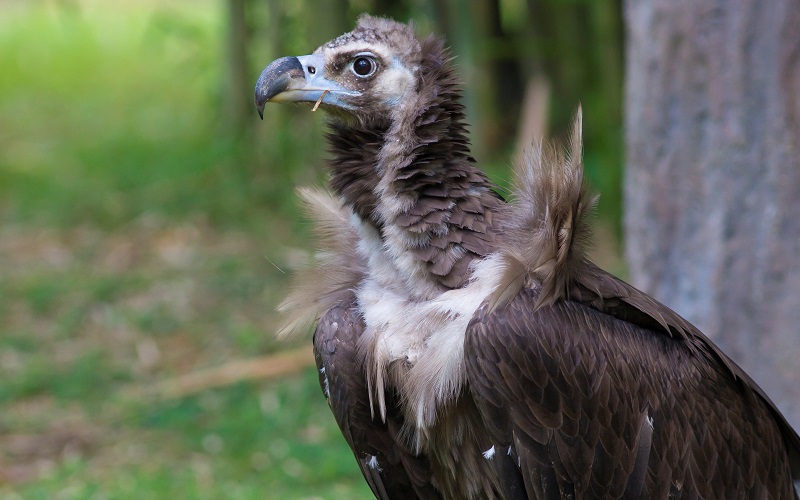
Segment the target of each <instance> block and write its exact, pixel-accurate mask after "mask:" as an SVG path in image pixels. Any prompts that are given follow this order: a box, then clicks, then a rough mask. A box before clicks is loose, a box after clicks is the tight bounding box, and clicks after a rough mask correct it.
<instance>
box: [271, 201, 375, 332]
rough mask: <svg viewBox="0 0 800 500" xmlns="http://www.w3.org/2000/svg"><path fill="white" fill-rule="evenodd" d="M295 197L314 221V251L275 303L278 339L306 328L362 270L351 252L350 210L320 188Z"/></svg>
mask: <svg viewBox="0 0 800 500" xmlns="http://www.w3.org/2000/svg"><path fill="white" fill-rule="evenodd" d="M298 196H299V197H300V199H301V200H302V201H303V205H304V208H305V210H306V212H307V214H308V216H309V218H310V219H311V220H312V221H313V223H314V233H315V234H316V236H317V239H318V248H317V250H318V252H317V253H316V254H315V255H314V256H313V257H312V262H311V263H310V264H309V265H308V266H306V267H305V268H303V269H301V270H300V271H299V272H297V273H295V276H294V278H293V280H292V284H291V288H290V292H289V295H287V296H286V298H285V299H284V300H283V302H281V303H280V305H278V311H280V312H282V313H283V314H284V315H285V318H286V320H285V322H284V324H283V325H282V326H281V327H280V328H279V330H278V337H279V338H286V337H289V336H291V335H293V334H297V333H299V332H302V331H304V330H307V329H308V328H310V327H311V325H313V324H314V323H315V322H316V321H317V320H318V319H319V318H320V317H321V316H322V314H324V313H325V311H327V310H328V309H330V308H331V307H333V306H334V305H335V304H336V303H337V302H338V301H339V300H341V299H343V298H345V297H347V295H348V294H351V293H353V290H354V289H355V287H356V285H357V284H358V282H359V281H361V279H362V278H363V276H364V273H365V272H366V263H365V262H364V260H363V259H362V258H361V257H360V255H359V254H358V253H357V252H356V251H355V249H356V247H357V246H358V235H357V234H356V232H355V230H354V229H353V227H352V225H351V224H350V218H351V217H352V211H350V210H349V209H346V208H344V207H343V206H342V204H341V203H340V202H339V201H338V200H337V199H336V198H334V197H333V196H332V195H331V194H330V193H328V192H327V191H324V190H322V189H312V188H307V187H306V188H300V189H298Z"/></svg>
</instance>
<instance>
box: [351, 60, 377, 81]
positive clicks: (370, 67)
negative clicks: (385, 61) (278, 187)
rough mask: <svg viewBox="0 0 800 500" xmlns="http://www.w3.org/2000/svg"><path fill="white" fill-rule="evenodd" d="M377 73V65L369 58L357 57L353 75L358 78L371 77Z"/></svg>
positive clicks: (354, 62)
mask: <svg viewBox="0 0 800 500" xmlns="http://www.w3.org/2000/svg"><path fill="white" fill-rule="evenodd" d="M374 71H375V63H374V62H373V61H372V59H370V58H369V57H357V58H356V59H355V61H353V73H355V74H356V75H358V76H369V75H371V74H372V73H373V72H374Z"/></svg>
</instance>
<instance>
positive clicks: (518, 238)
mask: <svg viewBox="0 0 800 500" xmlns="http://www.w3.org/2000/svg"><path fill="white" fill-rule="evenodd" d="M581 116H582V115H581V110H580V108H578V111H577V113H576V116H575V122H574V124H573V126H572V135H571V138H570V142H569V152H568V153H567V154H566V155H565V154H564V152H563V150H562V148H561V147H560V145H558V144H557V143H553V142H551V143H543V142H542V140H541V139H539V140H537V141H536V142H535V143H534V144H533V147H532V148H531V149H530V150H529V151H528V152H527V154H526V155H525V157H524V159H523V161H522V162H521V163H519V164H517V165H516V168H515V171H514V174H515V178H514V186H513V192H512V196H513V200H512V202H511V204H510V205H508V206H507V207H506V208H505V211H504V213H503V215H504V224H503V227H504V230H505V233H504V235H503V238H502V239H501V240H500V241H498V242H497V247H498V248H497V250H498V252H499V253H500V256H501V259H502V267H503V276H502V278H501V279H500V283H499V285H498V287H497V289H496V291H495V293H494V294H493V296H492V297H491V300H490V307H491V308H492V309H495V308H497V307H498V306H501V305H504V304H506V303H508V302H509V301H510V300H511V299H513V298H514V297H515V296H516V295H517V294H518V293H519V291H520V290H521V289H522V287H523V286H527V287H534V286H536V283H538V284H539V286H540V287H541V290H540V293H539V295H538V298H537V300H536V308H537V309H538V308H539V307H542V306H545V305H550V304H553V303H554V302H556V301H557V300H559V299H564V298H569V297H568V296H567V295H568V291H569V289H570V285H571V284H572V281H573V279H574V278H575V277H576V276H578V275H579V274H581V272H582V271H585V270H586V269H585V268H586V262H587V261H586V255H585V254H586V247H587V245H588V243H589V238H590V234H591V229H590V224H589V221H588V219H589V216H590V214H591V212H592V209H593V208H594V206H595V203H596V200H597V197H596V196H589V194H588V191H587V188H586V186H585V185H584V183H583V163H582V161H581V147H582V141H581V125H582V118H581Z"/></svg>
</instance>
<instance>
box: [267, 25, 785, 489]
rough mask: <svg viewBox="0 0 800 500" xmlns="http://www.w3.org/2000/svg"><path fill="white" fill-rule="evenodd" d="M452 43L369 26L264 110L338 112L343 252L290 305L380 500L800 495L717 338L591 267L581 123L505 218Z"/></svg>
mask: <svg viewBox="0 0 800 500" xmlns="http://www.w3.org/2000/svg"><path fill="white" fill-rule="evenodd" d="M459 97H460V96H459V89H458V82H457V79H456V77H455V75H454V72H453V68H452V66H451V65H450V61H449V56H448V54H447V52H446V50H445V49H444V47H443V43H442V42H441V40H439V39H437V38H434V37H429V38H427V39H425V40H422V41H419V40H418V39H417V38H416V37H415V35H414V33H413V31H412V30H411V29H410V28H409V27H408V26H405V25H402V24H398V23H395V22H392V21H388V20H383V19H377V18H372V17H368V16H364V17H362V18H361V19H360V21H359V24H358V26H357V27H356V29H355V30H354V31H353V32H351V33H348V34H345V35H343V36H342V37H339V38H337V39H336V40H334V41H332V42H329V43H328V44H326V45H323V46H322V47H320V48H319V49H317V51H316V52H314V54H312V55H310V56H303V57H299V58H282V59H279V60H277V61H275V62H273V63H272V64H271V65H270V66H268V67H267V68H266V69H265V70H264V73H262V76H261V78H260V79H259V83H258V84H257V86H256V101H257V104H258V106H259V111H262V110H263V105H264V103H265V102H266V101H268V100H272V101H303V102H309V103H316V105H321V106H322V109H327V110H328V111H330V113H331V118H332V119H331V131H330V133H329V135H328V139H329V144H330V150H331V154H332V159H331V162H330V167H331V182H330V186H331V189H332V191H333V193H332V194H328V193H326V192H324V191H320V190H304V191H301V194H302V197H303V198H304V200H305V202H306V204H307V205H308V208H309V211H310V212H311V214H312V217H313V218H314V219H315V220H316V222H317V226H318V227H317V229H318V231H319V236H320V247H321V250H323V252H322V253H321V254H320V258H319V260H318V262H317V264H316V265H315V266H313V267H312V268H310V269H309V270H307V271H305V272H304V273H302V274H301V275H300V277H299V280H298V284H297V285H296V287H295V289H294V291H293V292H292V293H291V294H290V296H289V297H288V298H287V300H286V301H285V302H284V303H283V305H282V309H284V310H286V311H287V313H288V314H290V322H289V326H288V327H287V328H288V329H289V330H292V329H298V328H300V327H301V326H302V325H304V324H307V323H309V322H313V321H318V323H317V327H316V332H315V336H314V350H315V355H316V359H317V365H318V369H319V372H320V384H321V386H322V389H323V392H324V393H325V396H326V397H327V399H328V402H329V404H330V406H331V409H332V410H333V413H334V416H335V417H336V420H337V422H338V424H339V426H340V428H341V430H342V432H343V434H344V437H345V439H346V440H347V442H348V444H349V445H350V446H351V448H352V449H353V452H354V454H355V457H356V459H357V461H358V463H359V467H360V468H361V470H362V472H363V474H364V477H365V478H366V480H367V482H368V483H369V484H370V487H371V488H372V491H373V492H374V493H375V495H376V496H377V497H379V498H414V497H419V498H439V497H444V498H496V497H497V498H560V497H562V496H565V497H568V498H587V497H602V498H620V497H626V498H639V497H647V498H665V497H667V496H669V495H671V496H672V497H678V496H681V495H684V496H687V497H697V496H700V497H705V498H713V497H717V498H731V497H742V496H743V497H748V496H749V497H753V498H762V497H773V498H793V497H794V494H795V493H794V490H793V486H792V481H793V479H792V478H793V477H795V478H797V477H799V476H800V439H798V436H797V434H796V433H795V432H794V431H793V430H792V429H791V428H790V427H789V425H788V424H787V423H786V421H785V419H784V418H783V417H782V416H781V415H780V413H779V412H778V410H777V409H775V407H774V405H773V404H772V403H771V402H770V401H769V399H768V398H767V396H766V395H765V394H764V393H763V392H762V391H761V389H760V388H758V387H757V386H756V384H755V383H754V382H753V381H752V380H751V379H750V378H749V377H748V376H747V375H746V374H745V373H744V372H743V371H742V370H741V369H740V368H739V367H738V366H736V365H735V364H734V363H733V362H732V361H731V360H730V359H728V358H727V357H726V356H725V355H724V354H723V353H721V352H720V351H719V350H718V348H717V347H716V346H714V345H713V344H712V343H711V342H710V341H709V340H708V339H707V338H706V337H705V336H703V334H702V333H700V332H699V331H698V330H697V329H696V328H695V327H693V326H692V325H691V324H689V323H688V322H686V321H685V320H684V319H683V318H681V317H680V316H678V315H677V314H675V313H674V312H673V311H671V310H670V309H668V308H666V307H665V306H663V305H661V304H659V303H658V302H656V301H655V300H653V299H652V298H650V297H648V296H647V295H645V294H643V293H642V292H640V291H638V290H636V289H635V288H633V287H631V286H630V285H628V284H627V283H624V282H623V281H621V280H619V279H617V278H615V277H613V276H611V275H610V274H608V273H605V272H604V271H602V270H600V269H599V268H597V267H596V266H594V265H593V264H592V263H590V262H589V261H588V260H587V259H586V258H585V256H584V254H583V243H582V242H583V240H584V239H585V237H586V235H587V232H588V229H587V224H586V221H585V216H586V214H587V213H588V211H589V209H590V208H591V205H592V200H591V199H590V198H589V197H588V196H587V194H586V192H585V189H584V188H583V184H582V166H581V163H580V153H581V142H580V120H577V123H576V125H575V131H574V133H573V138H572V140H571V144H570V147H571V150H570V153H569V154H568V155H566V156H565V155H563V154H561V153H560V152H559V151H558V149H557V148H554V147H548V146H544V147H543V146H541V144H539V145H538V146H536V147H534V148H533V150H532V153H531V154H530V155H528V158H527V159H526V161H525V162H523V164H522V165H519V166H518V168H517V179H516V181H517V188H516V191H515V201H514V202H512V203H506V202H505V201H504V200H502V199H501V198H500V197H499V196H498V195H496V194H495V192H494V190H493V189H492V185H491V184H490V182H489V181H488V179H487V178H486V176H485V175H484V174H483V173H482V172H481V171H480V170H479V169H478V168H477V167H476V166H475V165H474V163H475V162H474V160H473V159H472V158H471V157H470V154H469V144H468V141H467V139H466V135H465V125H464V116H463V110H462V106H461V104H460V102H459Z"/></svg>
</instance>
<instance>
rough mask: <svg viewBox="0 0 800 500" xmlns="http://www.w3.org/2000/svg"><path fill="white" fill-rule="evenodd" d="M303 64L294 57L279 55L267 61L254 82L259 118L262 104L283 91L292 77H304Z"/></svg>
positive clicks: (262, 113) (262, 109)
mask: <svg viewBox="0 0 800 500" xmlns="http://www.w3.org/2000/svg"><path fill="white" fill-rule="evenodd" d="M304 77H305V76H304V72H303V65H302V64H300V61H299V60H298V59H297V58H296V57H281V58H280V59H276V60H274V61H272V62H271V63H269V65H268V66H267V67H266V68H264V71H262V72H261V76H259V77H258V81H257V82H256V92H255V94H256V95H255V102H256V109H257V110H258V114H259V116H261V119H262V120H263V119H264V104H266V102H267V101H269V100H270V99H272V98H273V97H275V96H276V95H278V94H280V93H281V92H283V91H285V90H286V89H287V87H288V86H289V84H290V83H291V81H292V79H293V78H304Z"/></svg>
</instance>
